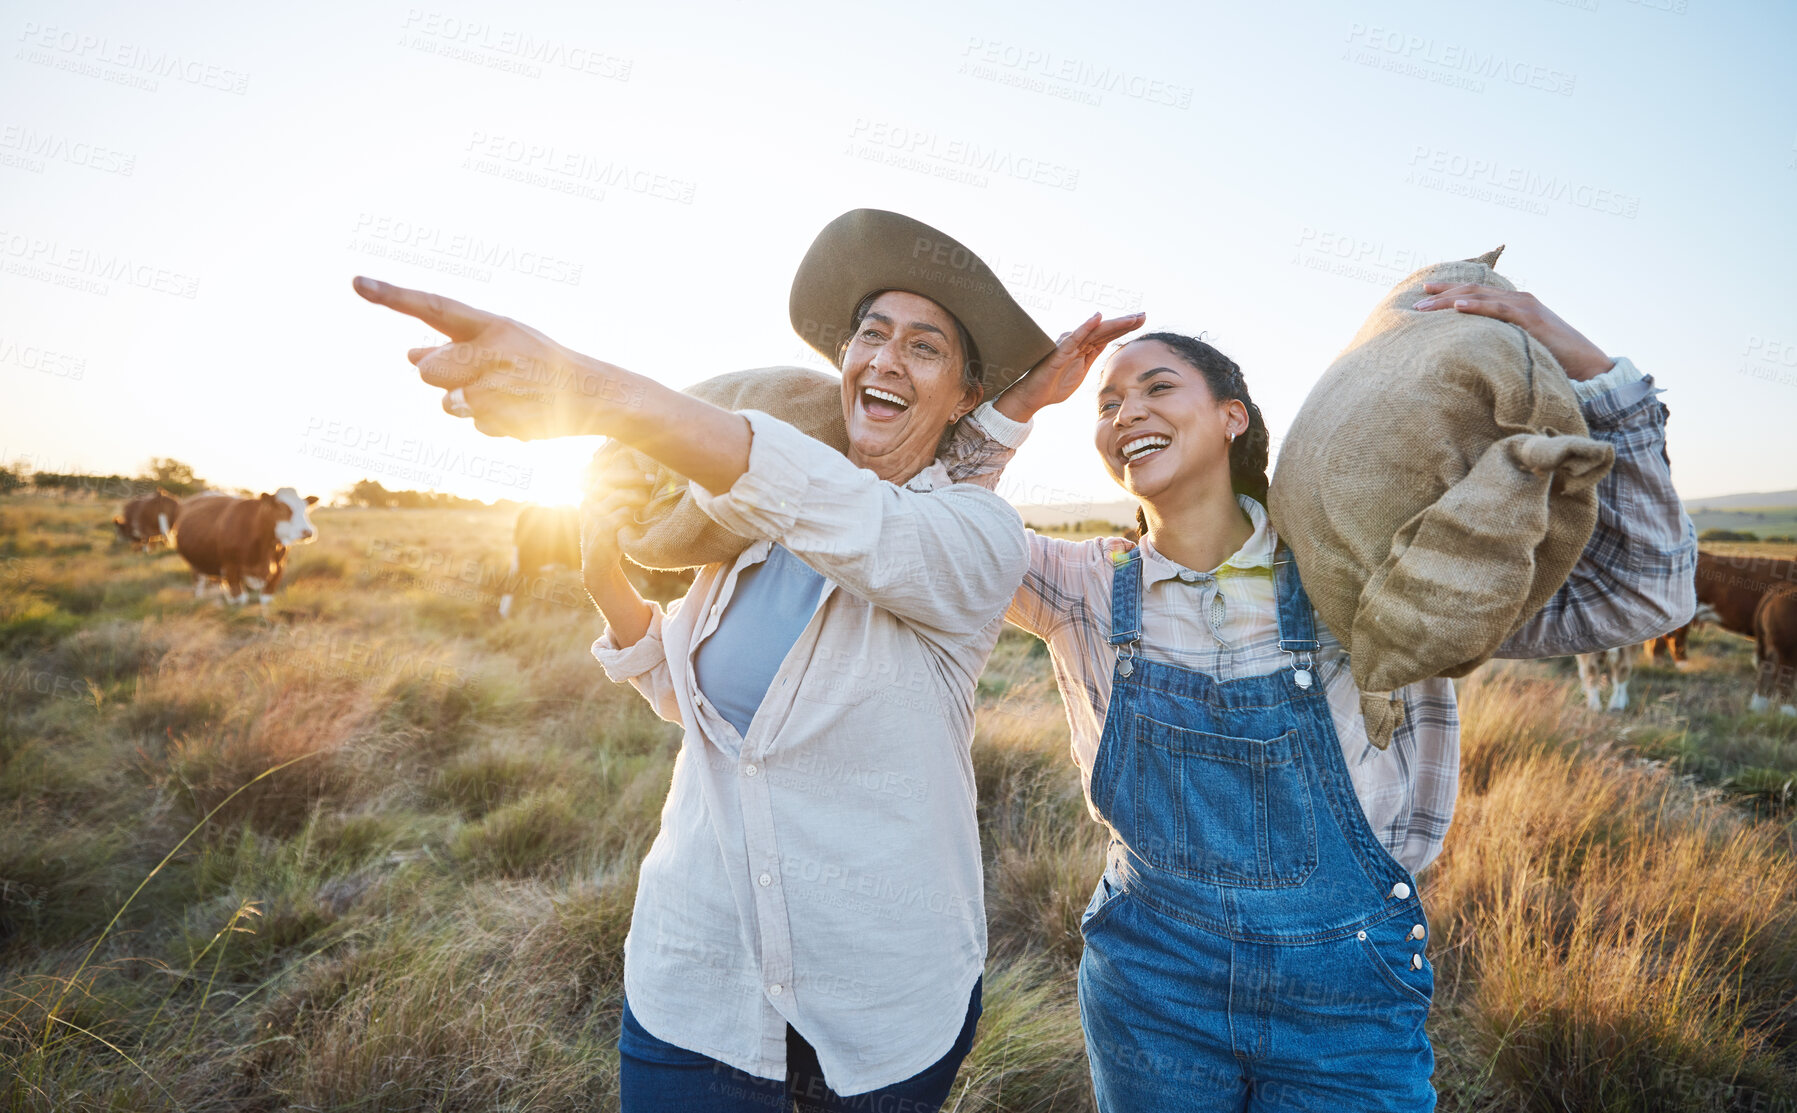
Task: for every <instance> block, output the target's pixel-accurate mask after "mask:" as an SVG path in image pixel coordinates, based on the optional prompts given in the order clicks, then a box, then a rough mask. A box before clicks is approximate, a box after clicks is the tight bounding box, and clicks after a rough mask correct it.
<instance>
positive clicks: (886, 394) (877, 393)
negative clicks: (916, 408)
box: [861, 386, 911, 410]
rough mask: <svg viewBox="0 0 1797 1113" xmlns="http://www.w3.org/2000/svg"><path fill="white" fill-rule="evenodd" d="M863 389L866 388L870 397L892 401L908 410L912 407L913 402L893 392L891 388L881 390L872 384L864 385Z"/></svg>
mask: <svg viewBox="0 0 1797 1113" xmlns="http://www.w3.org/2000/svg"><path fill="white" fill-rule="evenodd" d="M861 389H862V390H864V391H865V392H866V393H867V394H868V396H869V397H872V398H878V399H880V400H882V401H885V402H891V403H892V404H893V405H895V406H898V407H900V408H902V409H907V410H908V409H910V408H911V403H909V402H907V401H905V400H904V399H903V398H900V397H899V396H898V395H896V394H894V393H892V392H891V391H889V390H880V389H879V388H877V387H871V386H869V387H862V388H861Z"/></svg>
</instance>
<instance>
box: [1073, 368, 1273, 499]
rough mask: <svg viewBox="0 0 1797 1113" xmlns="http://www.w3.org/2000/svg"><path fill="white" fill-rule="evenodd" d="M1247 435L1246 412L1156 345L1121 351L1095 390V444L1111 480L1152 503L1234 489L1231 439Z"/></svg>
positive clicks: (1198, 374) (1192, 369)
mask: <svg viewBox="0 0 1797 1113" xmlns="http://www.w3.org/2000/svg"><path fill="white" fill-rule="evenodd" d="M1247 428H1248V410H1247V408H1246V407H1245V406H1243V405H1242V403H1241V402H1239V401H1236V400H1235V399H1233V398H1231V399H1225V400H1224V401H1221V402H1219V401H1218V400H1217V399H1216V397H1215V396H1213V395H1212V394H1211V390H1210V384H1208V383H1207V382H1205V379H1204V375H1203V374H1202V373H1201V372H1200V371H1199V370H1198V369H1197V368H1195V367H1193V366H1192V365H1191V364H1189V363H1187V362H1186V361H1185V360H1183V359H1181V358H1180V356H1179V355H1178V353H1176V352H1174V351H1173V349H1171V348H1169V347H1167V345H1165V344H1163V343H1161V342H1160V341H1158V340H1138V341H1136V342H1134V343H1131V344H1125V345H1124V346H1123V347H1122V348H1120V349H1118V350H1117V354H1116V355H1114V356H1112V357H1111V361H1110V363H1109V364H1108V365H1107V366H1106V368H1105V372H1104V377H1103V378H1102V379H1100V380H1099V383H1098V426H1097V431H1096V433H1095V434H1094V438H1093V441H1094V444H1095V445H1096V446H1097V448H1098V455H1099V456H1100V457H1101V458H1103V460H1104V466H1105V467H1106V468H1108V469H1109V470H1110V473H1111V477H1112V478H1113V479H1115V480H1116V481H1117V482H1118V483H1119V484H1121V485H1122V486H1123V488H1124V489H1125V490H1127V491H1128V492H1129V493H1130V494H1132V495H1134V496H1136V497H1137V498H1139V499H1142V500H1143V501H1145V502H1154V501H1156V499H1157V498H1165V497H1168V496H1169V495H1171V494H1174V493H1176V492H1177V493H1181V494H1184V493H1190V492H1191V491H1192V490H1193V487H1192V486H1191V485H1192V484H1199V485H1202V484H1206V483H1211V482H1217V483H1221V484H1223V486H1224V487H1225V489H1227V488H1228V487H1229V435H1230V434H1231V433H1233V434H1235V435H1237V436H1240V435H1241V434H1242V432H1243V431H1244V430H1246V429H1247Z"/></svg>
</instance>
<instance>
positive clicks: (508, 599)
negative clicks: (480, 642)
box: [499, 506, 580, 618]
mask: <svg viewBox="0 0 1797 1113" xmlns="http://www.w3.org/2000/svg"><path fill="white" fill-rule="evenodd" d="M555 568H571V569H576V570H578V569H579V568H580V511H578V510H576V509H575V508H573V507H571V506H527V507H525V508H524V509H522V510H520V511H518V521H517V522H516V523H515V524H514V525H513V526H512V572H511V575H510V576H509V577H507V579H506V582H505V583H506V588H507V591H506V593H505V595H504V596H502V597H501V598H500V600H499V617H501V618H510V617H511V616H512V598H513V595H514V593H515V591H516V590H517V588H518V586H519V584H520V582H521V581H522V579H523V577H526V576H535V575H537V574H538V573H539V572H546V571H549V570H551V569H555Z"/></svg>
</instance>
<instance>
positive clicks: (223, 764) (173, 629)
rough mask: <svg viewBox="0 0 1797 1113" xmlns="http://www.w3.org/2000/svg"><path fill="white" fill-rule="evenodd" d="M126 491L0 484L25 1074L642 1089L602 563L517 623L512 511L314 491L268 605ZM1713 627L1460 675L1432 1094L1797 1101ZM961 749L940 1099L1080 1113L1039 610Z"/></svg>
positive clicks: (1768, 855)
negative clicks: (106, 495) (1586, 683)
mask: <svg viewBox="0 0 1797 1113" xmlns="http://www.w3.org/2000/svg"><path fill="white" fill-rule="evenodd" d="M111 513H112V508H111V507H109V506H103V505H99V504H95V503H84V502H70V503H66V504H65V503H57V502H53V501H46V500H39V499H28V498H23V497H16V498H10V499H0V1110H46V1111H47V1110H100V1109H108V1110H111V1109H158V1108H180V1109H191V1110H277V1109H305V1110H412V1109H433V1110H485V1109H507V1110H557V1111H559V1110H589V1109H607V1108H615V1105H616V1099H615V1080H614V1075H615V1070H616V1050H615V1046H614V1043H615V1040H616V1037H617V1029H618V1015H619V1013H618V1009H619V997H620V976H621V968H620V964H621V957H620V956H621V944H622V941H623V938H624V933H625V931H626V929H627V927H628V923H629V916H630V907H631V899H632V895H633V892H634V880H635V873H636V868H637V863H638V861H639V860H640V859H641V857H642V855H643V853H644V852H645V850H646V849H647V847H648V845H649V842H650V840H651V839H652V838H653V836H654V833H655V830H656V823H657V814H658V812H659V809H660V806H661V802H662V799H663V797H664V795H665V793H666V790H667V782H668V776H669V770H670V767H671V763H672V757H673V748H674V746H675V744H676V742H677V737H678V736H677V733H676V731H675V730H674V728H672V727H670V726H668V725H667V724H665V723H662V722H660V721H659V720H657V719H655V718H654V717H653V716H652V715H651V714H650V713H649V712H648V710H647V708H646V707H645V706H644V705H643V703H642V701H641V700H640V699H639V698H638V697H637V696H636V695H635V693H634V692H632V691H630V690H628V689H624V688H617V687H614V686H612V685H611V684H609V683H608V682H607V681H606V680H605V678H604V675H603V673H601V672H600V670H599V669H598V666H597V665H596V664H595V663H594V662H593V660H592V658H591V657H590V655H589V654H588V650H587V647H588V645H589V643H590V642H591V640H592V639H593V638H594V637H595V636H596V635H597V634H598V632H599V628H600V623H599V621H598V620H597V617H596V616H595V615H594V614H593V613H592V612H591V610H590V608H588V607H586V606H584V596H583V595H582V594H581V592H580V589H579V585H578V581H577V578H576V577H574V576H572V575H566V576H561V577H555V578H552V579H550V580H546V581H544V582H543V583H542V584H539V585H537V588H538V590H537V591H536V592H535V594H537V595H540V596H541V597H542V598H540V599H535V600H529V601H527V602H526V603H524V604H523V607H522V611H521V615H520V616H519V617H517V618H514V619H513V620H512V621H510V622H501V621H498V620H497V619H496V617H495V615H494V608H495V604H496V597H495V595H494V592H495V591H496V590H497V587H496V580H497V577H498V576H499V574H500V572H501V570H503V569H504V567H505V563H506V557H507V545H508V543H509V531H510V522H509V519H507V518H506V517H504V516H503V515H498V514H494V513H482V512H478V511H343V510H321V511H318V512H316V515H315V521H316V523H317V525H318V527H319V529H320V532H321V540H320V541H319V542H318V543H316V544H313V545H309V546H306V547H304V548H301V549H298V550H296V551H295V552H294V554H293V556H292V559H291V562H290V565H289V570H288V582H287V584H286V586H285V587H284V589H283V591H282V594H281V596H280V598H279V600H278V601H277V602H276V603H275V604H274V605H273V607H271V608H270V613H269V616H268V618H267V619H266V620H265V619H264V618H262V617H260V616H259V615H258V613H257V610H256V608H255V607H254V606H252V607H249V608H245V609H235V608H226V607H224V606H223V605H222V604H220V603H219V602H218V601H217V599H216V597H214V598H211V599H207V600H203V601H195V600H194V599H193V596H192V591H191V588H190V582H189V580H188V577H187V575H186V573H185V568H184V566H183V565H182V564H181V562H180V560H179V558H177V557H175V556H174V555H172V554H167V553H165V554H163V555H159V556H155V557H138V556H134V555H133V554H130V553H128V552H125V551H123V550H122V549H115V548H114V547H113V546H112V542H111V540H110V537H109V534H110V532H111V530H110V526H109V525H107V524H106V523H107V519H108V518H109V517H110V514H111ZM1788 548H1789V547H1788V546H1786V547H1785V549H1788ZM1692 657H1693V667H1692V668H1691V669H1689V670H1688V671H1685V672H1675V671H1673V670H1672V669H1670V668H1664V667H1644V668H1638V670H1637V673H1636V683H1635V699H1634V706H1633V707H1632V708H1631V709H1630V710H1629V711H1628V712H1627V713H1626V714H1623V715H1619V716H1610V715H1601V714H1593V713H1590V712H1587V711H1586V710H1584V707H1583V703H1582V701H1581V700H1580V698H1579V697H1578V693H1577V682H1576V676H1575V673H1574V671H1573V668H1572V663H1571V661H1570V660H1562V661H1546V662H1525V663H1502V664H1496V665H1492V666H1488V667H1487V668H1485V669H1483V670H1481V671H1480V672H1479V673H1477V674H1475V675H1474V676H1472V677H1470V678H1468V679H1467V680H1465V681H1463V682H1461V704H1462V714H1463V717H1464V720H1465V731H1464V736H1463V746H1464V767H1465V775H1464V783H1463V789H1462V796H1461V800H1460V808H1459V812H1458V813H1457V816H1456V819H1455V822H1454V828H1453V831H1452V833H1451V834H1450V835H1449V838H1448V844H1447V849H1446V851H1445V853H1444V854H1443V856H1442V858H1441V859H1440V860H1439V861H1438V863H1437V864H1436V865H1435V866H1434V867H1432V869H1431V870H1430V871H1428V872H1427V873H1426V874H1425V875H1424V877H1423V879H1422V880H1423V886H1424V897H1425V900H1426V901H1427V903H1428V905H1429V908H1430V913H1431V918H1432V921H1433V922H1434V924H1435V925H1436V929H1435V936H1434V939H1433V941H1432V943H1431V947H1430V953H1431V957H1432V958H1433V960H1434V961H1435V963H1436V969H1437V995H1436V1007H1435V1010H1434V1013H1433V1016H1432V1020H1431V1033H1432V1035H1433V1037H1434V1040H1435V1045H1436V1049H1437V1062H1438V1069H1437V1076H1436V1084H1437V1086H1438V1088H1439V1089H1440V1091H1441V1097H1442V1107H1443V1108H1444V1109H1447V1110H1456V1111H1474V1110H1477V1111H1498V1110H1505V1111H1510V1110H1519V1109H1522V1110H1543V1111H1546V1110H1606V1111H1623V1110H1642V1111H1656V1113H1657V1111H1666V1110H1705V1111H1709V1110H1716V1111H1722V1110H1743V1111H1745V1110H1752V1111H1764V1110H1780V1111H1787V1113H1789V1111H1793V1110H1797V1026H1794V1023H1793V1022H1797V854H1794V847H1793V836H1794V835H1797V790H1794V788H1793V785H1794V783H1797V719H1790V718H1778V717H1776V716H1767V715H1750V714H1748V713H1747V712H1746V706H1747V696H1748V693H1749V690H1750V685H1751V675H1752V654H1751V650H1750V647H1749V645H1748V643H1747V642H1746V641H1745V640H1744V639H1740V638H1735V637H1732V636H1730V635H1727V634H1724V633H1721V632H1718V631H1714V630H1700V631H1698V632H1697V633H1696V634H1695V635H1694V637H1693V640H1692ZM974 758H975V767H976V772H977V776H978V785H979V794H980V818H981V826H982V837H983V847H984V853H985V856H986V865H987V873H986V878H987V896H988V912H989V919H990V934H991V955H992V957H991V962H990V965H989V967H988V969H987V976H986V985H987V989H986V1012H985V1017H984V1019H983V1020H982V1022H981V1025H980V1030H979V1040H978V1043H977V1045H976V1046H975V1049H974V1052H973V1054H972V1055H971V1056H970V1057H969V1059H968V1060H967V1062H966V1064H965V1066H964V1067H963V1070H962V1073H961V1076H960V1078H959V1080H958V1082H957V1088H956V1105H955V1106H954V1108H956V1109H959V1110H1085V1109H1089V1108H1090V1101H1089V1087H1088V1083H1087V1077H1086V1068H1085V1062H1084V1055H1083V1048H1082V1044H1081V1038H1080V1030H1079V1022H1078V1014H1077V1006H1076V1003H1075V997H1074V971H1075V967H1076V964H1077V962H1078V959H1079V953H1080V937H1079V932H1078V921H1079V914H1080V911H1081V910H1082V909H1083V907H1084V906H1085V903H1086V900H1087V897H1088V895H1089V893H1090V891H1091V887H1092V884H1093V882H1094V880H1095V878H1096V877H1097V874H1098V872H1099V868H1100V864H1101V861H1102V850H1103V838H1102V837H1101V833H1100V829H1099V828H1098V827H1097V825H1095V824H1093V823H1092V822H1090V821H1089V820H1088V819H1087V818H1086V816H1085V812H1084V807H1083V805H1082V802H1081V799H1080V793H1079V786H1078V780H1077V776H1076V773H1075V771H1074V769H1073V766H1072V763H1071V761H1070V760H1069V758H1068V756H1067V736H1066V725H1065V722H1064V720H1063V718H1062V716H1061V710H1060V703H1059V698H1058V696H1057V694H1056V692H1055V689H1054V684H1053V681H1052V679H1051V677H1050V675H1049V670H1048V661H1047V658H1046V656H1045V654H1044V653H1043V651H1042V647H1041V646H1040V645H1039V644H1038V643H1035V642H1034V641H1033V640H1032V639H1029V638H1027V637H1025V636H1023V635H1021V634H1018V633H1017V632H1015V631H1007V632H1006V634H1005V636H1004V637H1003V638H1002V639H1001V641H1000V642H999V646H998V650H997V652H996V653H995V655H994V657H993V659H992V662H991V664H990V666H989V667H988V669H987V671H986V673H985V675H984V676H983V677H982V679H981V681H980V728H979V733H978V737H977V739H976V742H975V746H974ZM270 769H275V770H277V771H275V772H273V773H268V771H269V770H270ZM265 774H266V775H265Z"/></svg>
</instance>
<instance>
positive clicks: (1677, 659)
mask: <svg viewBox="0 0 1797 1113" xmlns="http://www.w3.org/2000/svg"><path fill="white" fill-rule="evenodd" d="M1695 625H1697V623H1696V621H1695V620H1693V621H1691V622H1687V623H1685V624H1684V625H1683V626H1680V627H1679V628H1678V629H1676V630H1674V631H1673V632H1672V633H1670V634H1661V635H1660V636H1659V637H1657V638H1649V639H1647V642H1646V643H1645V644H1644V645H1642V647H1641V658H1642V660H1644V661H1646V662H1647V663H1648V664H1650V665H1651V664H1653V663H1654V662H1656V661H1658V660H1659V659H1660V658H1661V657H1665V658H1666V659H1667V660H1668V661H1671V662H1672V667H1673V668H1675V669H1679V670H1680V671H1683V670H1684V669H1686V668H1688V667H1690V664H1691V662H1690V661H1689V660H1687V659H1686V656H1685V639H1686V638H1688V637H1690V636H1691V627H1693V626H1695Z"/></svg>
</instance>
